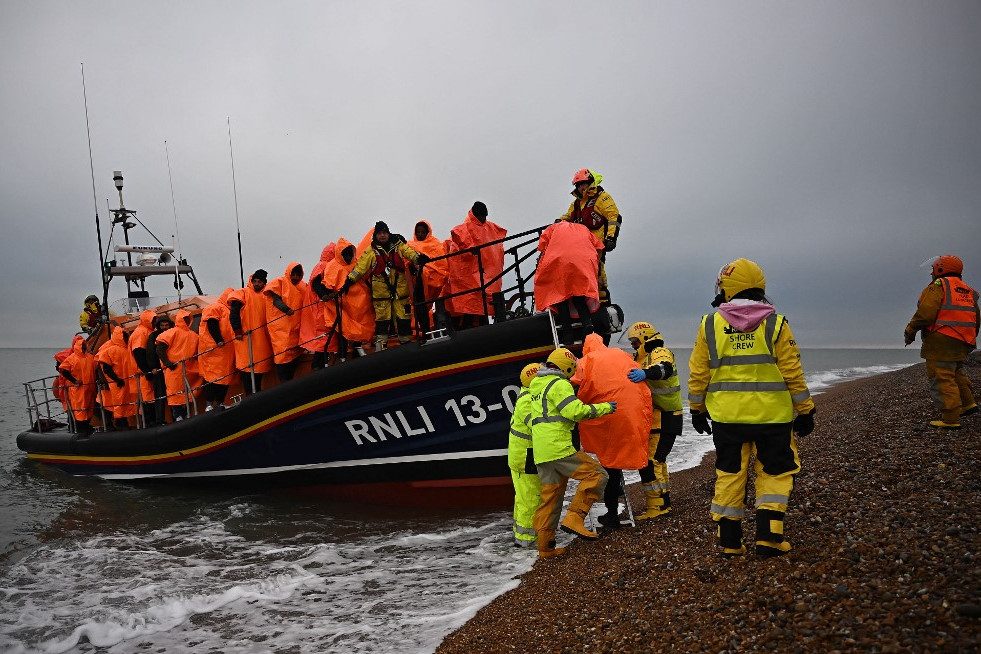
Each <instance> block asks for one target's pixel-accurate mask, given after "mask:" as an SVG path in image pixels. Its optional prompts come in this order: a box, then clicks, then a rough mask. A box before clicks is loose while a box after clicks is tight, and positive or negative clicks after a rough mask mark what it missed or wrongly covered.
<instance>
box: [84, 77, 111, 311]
mask: <svg viewBox="0 0 981 654" xmlns="http://www.w3.org/2000/svg"><path fill="white" fill-rule="evenodd" d="M81 66H82V103H83V104H84V106H85V136H86V138H87V139H88V142H89V173H90V174H91V175H92V204H93V205H95V236H96V239H98V245H99V280H100V281H101V282H102V308H103V311H106V307H108V306H109V277H108V276H107V275H106V263H105V261H103V260H102V227H101V225H100V224H99V200H98V199H97V198H96V195H95V164H94V163H93V161H92V131H91V129H89V98H88V95H87V94H86V92H85V64H84V63H82V64H81Z"/></svg>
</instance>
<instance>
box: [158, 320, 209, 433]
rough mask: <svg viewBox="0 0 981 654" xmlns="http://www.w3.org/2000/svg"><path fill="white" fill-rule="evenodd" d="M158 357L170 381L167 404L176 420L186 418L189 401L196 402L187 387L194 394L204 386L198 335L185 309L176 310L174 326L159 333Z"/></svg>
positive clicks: (165, 379)
mask: <svg viewBox="0 0 981 654" xmlns="http://www.w3.org/2000/svg"><path fill="white" fill-rule="evenodd" d="M156 347H157V356H158V357H159V358H160V364H161V365H162V366H163V367H164V381H165V382H166V384H167V404H168V405H169V406H170V413H171V414H172V415H173V416H174V421H175V422H176V421H178V420H184V419H185V418H187V403H190V402H194V401H195V400H194V398H193V397H187V394H186V390H187V389H190V390H191V392H192V393H195V392H196V391H197V389H198V387H200V386H201V373H200V372H199V368H198V359H197V354H198V335H197V333H196V332H194V331H192V330H191V314H190V313H189V312H187V311H185V310H184V309H180V310H179V311H178V312H177V317H176V318H175V319H174V326H173V327H171V328H170V329H168V330H167V331H165V332H164V333H163V334H161V335H160V336H157V341H156Z"/></svg>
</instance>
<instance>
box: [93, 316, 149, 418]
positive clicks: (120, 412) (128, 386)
mask: <svg viewBox="0 0 981 654" xmlns="http://www.w3.org/2000/svg"><path fill="white" fill-rule="evenodd" d="M126 341H127V338H126V333H125V332H124V331H123V328H122V327H114V328H113V330H112V335H111V336H110V337H109V342H108V343H106V344H105V345H103V346H102V347H101V348H99V354H98V355H97V356H96V360H97V361H98V362H99V367H100V368H101V370H102V374H103V375H105V377H106V382H107V383H108V385H109V388H108V390H107V391H104V392H103V398H105V399H104V401H103V408H104V409H105V410H106V411H107V412H109V413H111V414H112V419H111V420H112V422H113V426H114V427H115V428H116V429H129V428H130V424H129V418H130V417H131V416H135V415H136V398H137V390H136V376H137V375H138V374H139V372H140V370H139V368H138V367H137V366H136V360H135V359H134V358H133V355H132V353H131V352H130V351H129V346H128V345H127V342H126ZM106 420H107V421H109V420H110V418H109V416H108V415H107V416H106ZM106 427H109V425H106Z"/></svg>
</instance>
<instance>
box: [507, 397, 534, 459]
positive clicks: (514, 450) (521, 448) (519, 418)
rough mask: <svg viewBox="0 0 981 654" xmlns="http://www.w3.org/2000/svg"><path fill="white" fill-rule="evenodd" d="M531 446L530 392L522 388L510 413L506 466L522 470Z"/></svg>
mask: <svg viewBox="0 0 981 654" xmlns="http://www.w3.org/2000/svg"><path fill="white" fill-rule="evenodd" d="M529 448H531V394H530V393H529V392H528V391H526V390H522V391H521V392H520V393H518V399H516V400H515V401H514V413H512V414H511V432H510V435H509V436H508V467H509V468H511V470H515V471H517V472H524V470H525V462H526V461H527V460H528V449H529Z"/></svg>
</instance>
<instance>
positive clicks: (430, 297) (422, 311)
mask: <svg viewBox="0 0 981 654" xmlns="http://www.w3.org/2000/svg"><path fill="white" fill-rule="evenodd" d="M412 233H413V236H414V237H415V238H413V239H412V240H411V241H409V247H410V248H412V249H413V250H415V251H416V252H419V253H420V254H425V255H426V256H427V257H429V258H430V259H435V258H437V257H441V256H443V255H444V254H446V246H444V245H443V242H442V241H441V240H439V239H438V238H436V237H435V236H433V226H432V225H430V224H429V221H428V220H420V221H419V222H417V223H416V226H415V229H414V230H413V232H412ZM448 266H449V264H448V263H447V260H446V259H442V260H440V261H430V262H429V263H427V264H426V265H425V266H424V267H423V268H422V275H421V276H419V275H418V268H417V267H416V266H410V267H409V268H410V270H411V271H412V273H413V279H412V283H411V284H410V286H411V288H412V293H413V299H414V300H415V302H423V301H425V303H426V304H425V306H424V307H422V308H420V307H419V306H416V309H417V311H416V312H415V313H414V316H415V318H416V322H417V323H419V324H420V327H422V329H423V331H424V332H425V331H429V328H428V327H429V325H430V324H432V320H431V319H430V320H429V322H428V323H427V324H423V323H425V321H426V320H427V318H430V314H431V312H432V308H433V301H434V300H435V299H436V298H438V297H439V296H440V295H441V294H442V293H443V287H444V286H446V277H447V274H448V270H449V268H448Z"/></svg>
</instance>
